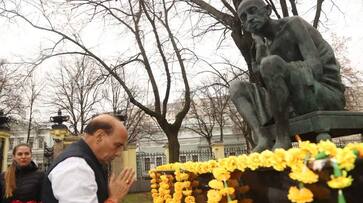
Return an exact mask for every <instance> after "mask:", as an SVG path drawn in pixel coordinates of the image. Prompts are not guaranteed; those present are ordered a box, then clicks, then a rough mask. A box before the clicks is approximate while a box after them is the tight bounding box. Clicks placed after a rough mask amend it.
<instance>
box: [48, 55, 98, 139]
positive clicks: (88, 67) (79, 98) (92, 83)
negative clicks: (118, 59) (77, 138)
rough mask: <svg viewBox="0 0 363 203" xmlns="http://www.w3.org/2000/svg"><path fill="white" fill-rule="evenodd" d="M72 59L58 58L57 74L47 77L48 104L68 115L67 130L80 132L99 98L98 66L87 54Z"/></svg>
mask: <svg viewBox="0 0 363 203" xmlns="http://www.w3.org/2000/svg"><path fill="white" fill-rule="evenodd" d="M71 61H72V63H67V62H65V61H62V62H61V64H60V65H61V68H60V70H59V72H58V73H57V74H53V75H52V76H50V78H49V82H50V84H51V87H52V89H53V91H54V94H52V95H50V97H51V101H49V103H50V104H51V105H54V106H56V107H57V108H59V109H64V110H66V112H67V113H68V114H69V115H70V120H69V122H70V124H71V129H70V131H71V132H72V133H73V134H74V135H79V134H81V133H83V130H84V127H85V125H86V123H87V121H88V120H89V119H90V118H91V117H92V115H93V114H95V113H96V112H95V105H96V104H97V103H98V102H99V101H100V99H101V97H100V95H99V84H100V81H101V79H102V78H101V75H100V73H97V69H98V68H99V67H98V65H97V64H95V63H94V61H92V60H89V58H87V57H84V56H83V57H75V58H73V60H71Z"/></svg>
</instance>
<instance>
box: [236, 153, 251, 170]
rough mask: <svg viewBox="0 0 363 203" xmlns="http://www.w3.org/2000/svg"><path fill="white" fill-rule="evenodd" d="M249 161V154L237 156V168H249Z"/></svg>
mask: <svg viewBox="0 0 363 203" xmlns="http://www.w3.org/2000/svg"><path fill="white" fill-rule="evenodd" d="M247 163H248V157H247V155H245V154H242V155H240V156H238V157H237V168H238V170H240V171H241V172H243V171H245V169H246V168H247Z"/></svg>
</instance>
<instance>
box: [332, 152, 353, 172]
mask: <svg viewBox="0 0 363 203" xmlns="http://www.w3.org/2000/svg"><path fill="white" fill-rule="evenodd" d="M335 159H336V160H337V163H338V165H339V168H340V169H346V170H347V171H350V170H352V169H353V168H354V162H355V159H356V156H355V155H354V153H353V151H352V150H350V149H348V148H344V149H339V148H338V149H337V154H336V156H335Z"/></svg>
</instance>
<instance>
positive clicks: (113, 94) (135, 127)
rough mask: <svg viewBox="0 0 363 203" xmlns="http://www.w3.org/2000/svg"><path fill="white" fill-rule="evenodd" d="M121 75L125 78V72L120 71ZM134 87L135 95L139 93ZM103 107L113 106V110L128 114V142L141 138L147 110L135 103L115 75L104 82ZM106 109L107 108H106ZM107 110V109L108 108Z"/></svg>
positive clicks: (126, 124) (126, 125)
mask: <svg viewBox="0 0 363 203" xmlns="http://www.w3.org/2000/svg"><path fill="white" fill-rule="evenodd" d="M119 75H120V77H122V78H125V77H126V75H125V72H123V71H121V72H120V73H119ZM132 89H134V92H133V95H137V93H136V91H137V88H136V86H135V88H130V90H132ZM101 103H102V104H103V107H104V108H105V107H106V108H108V106H111V109H112V112H113V113H114V114H116V113H122V114H124V115H125V116H126V123H125V127H126V129H127V131H128V137H127V141H128V143H136V142H137V141H138V139H140V134H142V132H144V131H145V124H146V122H144V121H145V112H144V111H142V110H141V109H139V108H137V106H135V105H133V104H132V103H131V102H130V100H129V98H128V96H127V94H126V93H125V91H124V90H123V88H122V87H121V86H120V85H119V83H118V82H117V81H116V80H115V78H113V77H109V78H107V80H106V82H105V83H103V91H102V102H101ZM105 110H106V109H105ZM106 111H107V110H106Z"/></svg>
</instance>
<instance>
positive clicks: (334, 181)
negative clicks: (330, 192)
mask: <svg viewBox="0 0 363 203" xmlns="http://www.w3.org/2000/svg"><path fill="white" fill-rule="evenodd" d="M352 182H353V179H352V178H351V177H350V176H348V177H347V172H346V171H343V174H342V176H338V177H335V176H333V175H332V176H331V180H330V181H328V185H329V187H331V188H334V189H342V188H346V187H349V186H350V185H351V184H352Z"/></svg>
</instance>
